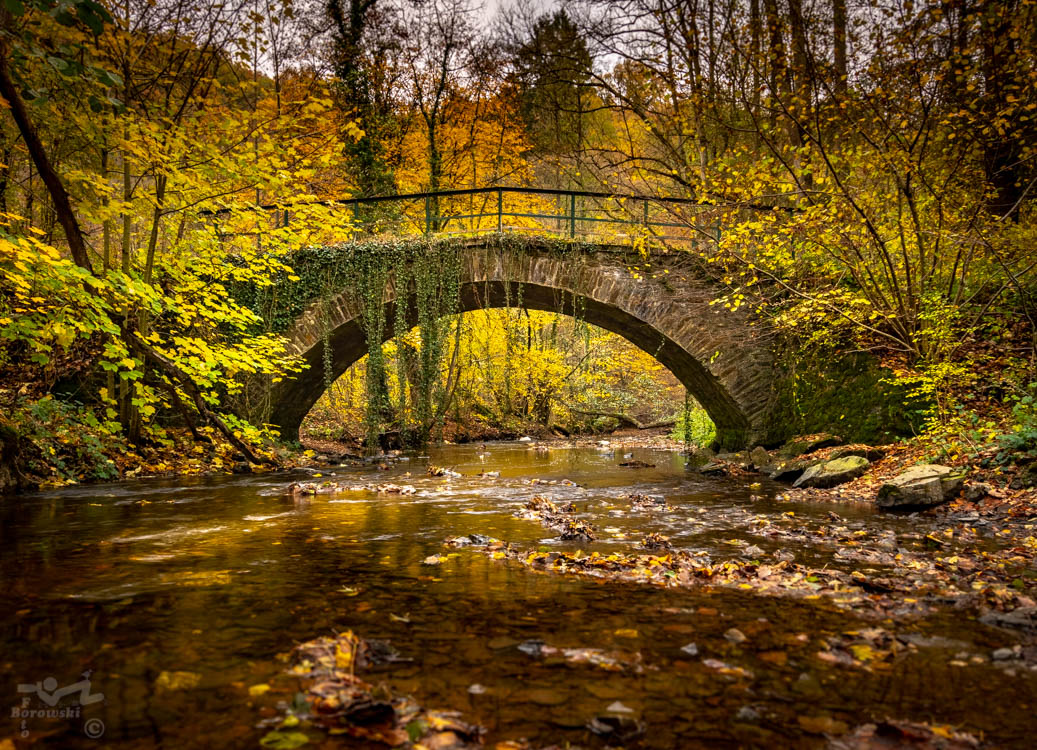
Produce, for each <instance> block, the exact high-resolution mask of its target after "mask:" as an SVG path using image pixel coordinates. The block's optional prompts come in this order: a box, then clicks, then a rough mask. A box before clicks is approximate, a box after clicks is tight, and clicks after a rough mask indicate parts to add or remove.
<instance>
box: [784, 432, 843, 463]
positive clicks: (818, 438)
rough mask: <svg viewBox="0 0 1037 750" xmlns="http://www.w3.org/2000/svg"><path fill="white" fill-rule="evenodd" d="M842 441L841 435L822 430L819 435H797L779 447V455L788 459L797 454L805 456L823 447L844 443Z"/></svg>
mask: <svg viewBox="0 0 1037 750" xmlns="http://www.w3.org/2000/svg"><path fill="white" fill-rule="evenodd" d="M842 442H843V440H842V438H841V437H839V436H838V435H829V434H828V433H827V432H822V433H819V434H817V435H805V436H801V437H795V438H792V439H791V440H789V441H788V442H787V443H785V445H783V446H782V447H781V448H779V449H778V455H779V456H781V457H782V458H786V459H788V458H796V457H797V456H805V455H807V454H808V453H813V452H814V451H819V450H821V449H822V448H830V447H832V446H833V445H842Z"/></svg>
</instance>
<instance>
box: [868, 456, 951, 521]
mask: <svg viewBox="0 0 1037 750" xmlns="http://www.w3.org/2000/svg"><path fill="white" fill-rule="evenodd" d="M964 483H965V472H964V471H955V470H954V469H952V468H951V467H949V466H941V465H940V464H922V465H921V466H913V467H911V468H910V469H908V470H907V471H905V472H904V473H903V474H899V475H897V476H896V477H894V478H893V479H890V480H889V481H888V482H886V483H885V484H884V485H882V486H881V487H880V488H879V497H878V506H879V507H880V508H883V509H884V510H890V509H896V508H928V507H931V506H933V505H939V504H940V503H943V502H946V501H948V500H950V499H951V498H953V497H954V496H955V495H957V494H958V492H960V491H961V487H962V485H963V484H964Z"/></svg>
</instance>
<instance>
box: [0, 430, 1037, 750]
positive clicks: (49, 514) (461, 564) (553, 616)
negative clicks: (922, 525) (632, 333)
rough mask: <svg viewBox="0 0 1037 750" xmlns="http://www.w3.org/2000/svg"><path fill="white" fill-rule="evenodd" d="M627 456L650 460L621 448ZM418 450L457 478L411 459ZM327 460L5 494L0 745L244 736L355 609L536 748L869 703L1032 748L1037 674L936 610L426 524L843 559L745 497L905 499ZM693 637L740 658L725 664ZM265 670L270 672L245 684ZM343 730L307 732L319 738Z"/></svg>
mask: <svg viewBox="0 0 1037 750" xmlns="http://www.w3.org/2000/svg"><path fill="white" fill-rule="evenodd" d="M631 459H636V460H639V461H643V462H645V463H648V464H654V467H653V468H636V469H634V468H625V467H621V466H619V463H620V462H622V461H624V460H631ZM429 463H433V464H436V465H439V466H448V467H451V468H453V469H454V470H456V471H457V472H460V473H461V474H463V475H465V476H463V477H454V478H443V477H431V476H428V475H427V473H426V467H427V466H428V464H429ZM480 472H500V476H499V477H479V476H475V475H476V474H478V473H480ZM316 473H317V474H319V475H321V476H317V477H314V476H313V474H314V472H309V473H306V472H293V473H291V474H284V473H278V474H258V475H245V476H221V477H205V478H195V479H179V480H139V481H135V482H126V483H121V484H115V485H92V486H79V487H72V488H66V489H62V490H56V491H50V492H44V493H37V494H31V495H23V496H20V497H15V498H8V499H6V500H5V501H4V502H3V504H2V505H0V541H2V544H0V581H2V585H0V610H2V612H3V620H2V627H0V649H2V650H0V666H2V669H0V671H2V673H3V676H4V677H3V685H2V687H0V690H3V691H4V692H3V693H2V695H3V696H4V697H5V700H6V701H7V705H5V709H6V710H5V714H4V718H3V719H0V747H4V748H6V747H7V745H5V744H4V743H5V740H7V739H10V741H11V743H13V745H14V747H21V746H22V743H25V744H26V745H27V744H29V743H33V744H44V745H51V746H55V747H57V746H60V747H89V748H98V747H106V746H119V747H132V748H137V747H139V748H147V747H159V746H162V747H170V748H206V747H248V748H254V747H258V746H259V741H260V739H261V738H262V737H263V736H264V734H265V733H266V731H268V729H267V728H263V727H262V726H260V723H261V722H262V721H263V719H269V718H270V717H271V716H272V715H273V713H274V706H275V705H276V704H277V702H278V701H282V702H290V701H291V700H292V698H293V695H294V691H295V690H297V689H298V688H297V687H294V688H293V687H292V685H291V678H289V677H287V676H286V675H285V671H286V667H287V663H286V660H285V658H284V656H283V655H285V654H287V653H288V652H290V651H291V650H292V648H293V647H294V646H295V645H297V644H299V643H301V642H303V641H308V640H311V639H313V638H316V637H318V636H323V635H330V634H333V633H335V632H338V631H341V630H345V629H351V630H353V631H354V632H356V633H357V634H359V635H361V636H363V637H364V638H374V639H381V640H385V641H388V642H389V643H390V644H391V645H392V646H393V648H395V649H396V651H398V652H399V654H400V656H401V657H403V660H402V661H398V662H395V663H391V664H386V665H382V666H378V667H375V668H373V670H372V671H370V672H369V673H367V674H365V676H364V678H365V679H367V680H369V681H371V682H384V683H385V684H387V685H389V686H391V688H392V690H393V691H394V692H398V693H402V694H409V695H412V696H413V697H414V698H415V699H416V700H417V701H418V702H419V703H420V704H421V705H423V706H426V707H429V708H438V709H455V710H458V711H460V712H462V713H463V715H464V718H465V720H466V721H469V722H475V723H478V724H480V725H482V726H483V727H485V728H486V729H487V734H486V736H485V742H486V744H487V746H488V747H493V745H494V743H496V742H501V741H504V740H517V739H519V738H524V739H525V740H528V741H529V742H530V743H531V745H532V746H533V747H542V746H546V745H549V744H558V745H561V746H564V745H565V743H566V742H569V743H571V744H573V745H579V746H583V747H602V746H604V745H605V744H606V743H607V742H608V741H609V740H608V739H607V738H603V737H601V736H599V735H597V734H595V733H594V732H592V731H591V730H590V729H588V725H589V724H590V723H591V722H593V721H594V720H595V719H596V718H597V717H604V716H610V715H612V716H624V717H627V718H628V719H629V720H630V722H631V723H634V724H637V725H638V726H639V727H640V728H641V731H640V733H639V734H637V736H632V737H631V738H629V739H628V740H627V741H625V742H624V743H623V744H624V746H626V747H644V748H697V747H710V748H714V747H721V748H723V747H747V746H749V747H791V746H795V747H824V746H826V743H828V742H829V738H828V737H826V734H829V735H838V734H840V733H841V732H845V731H847V730H852V729H853V728H854V727H857V726H859V725H861V724H864V723H866V722H878V721H882V720H886V719H890V720H898V721H913V722H928V723H932V724H946V725H952V726H954V727H956V728H960V729H962V730H964V731H968V732H970V733H972V734H974V735H976V736H978V737H982V738H983V739H984V740H985V741H989V742H991V743H994V744H996V745H998V746H1003V747H1032V746H1033V744H1032V743H1033V733H1034V730H1035V729H1037V719H1035V718H1034V715H1035V708H1034V707H1035V705H1037V673H1035V672H1034V671H1032V670H1027V669H1025V668H1024V669H1021V670H1012V669H1005V668H1003V667H1000V666H998V665H996V664H994V663H993V662H992V661H991V660H990V659H989V655H990V653H991V652H992V651H993V650H995V649H998V648H1000V647H1003V646H1005V645H1006V641H1008V640H1010V639H1009V638H1008V636H1006V634H1005V633H1004V632H1003V631H1000V630H999V629H997V628H993V627H989V626H986V625H983V624H980V623H979V622H977V621H975V620H973V619H970V618H967V617H964V616H962V615H961V614H960V613H959V612H956V611H954V610H953V609H951V608H947V609H946V610H937V611H935V612H933V613H931V614H927V615H926V616H924V617H916V618H913V619H907V620H904V621H898V622H896V623H895V624H894V623H893V622H892V621H881V622H876V621H874V620H865V619H862V618H861V617H860V616H859V615H857V614H855V613H853V612H851V611H847V610H845V609H839V608H837V607H835V606H834V605H833V604H831V603H830V602H826V601H825V600H824V599H823V598H814V599H810V598H804V597H777V596H760V595H756V594H754V593H753V592H752V591H744V590H739V589H738V588H737V587H730V588H709V587H700V588H691V589H675V588H664V587H659V586H651V585H636V584H631V583H616V582H607V581H603V580H596V579H594V578H588V577H575V576H565V575H555V574H550V573H543V572H538V571H535V570H531V569H528V568H526V567H523V566H521V565H518V564H515V563H514V562H513V561H507V560H495V559H492V556H491V555H487V554H483V553H480V552H478V551H475V550H472V549H467V548H463V549H459V550H452V549H448V548H445V547H444V546H443V541H444V539H446V538H448V537H453V536H458V535H466V534H473V533H474V534H482V535H488V536H491V537H495V538H498V539H502V540H506V541H508V542H511V543H513V544H515V545H517V546H522V547H528V548H537V547H547V548H557V549H559V550H564V551H575V550H577V549H582V550H583V551H585V552H587V553H592V552H594V551H598V552H599V553H600V554H602V555H608V554H610V553H611V552H623V553H628V552H632V551H635V550H636V549H637V544H638V542H639V540H640V539H641V538H642V537H643V536H644V535H646V534H649V533H659V534H662V535H664V536H666V537H669V540H670V541H671V542H672V543H673V545H674V546H675V547H677V548H681V549H687V550H691V551H694V552H703V553H706V554H708V555H710V556H711V557H712V558H714V559H718V560H723V559H725V558H727V557H731V556H732V555H734V554H737V553H738V551H739V550H741V549H744V548H745V547H747V546H749V545H754V546H756V547H758V548H759V553H760V555H762V556H765V557H772V556H774V555H775V554H779V553H782V552H783V551H787V552H791V553H792V554H794V555H795V558H796V560H797V561H799V562H803V563H807V564H809V565H812V566H824V565H832V566H839V567H841V568H844V569H846V570H852V569H853V565H854V563H853V562H851V561H847V560H843V559H840V558H839V557H838V556H837V555H836V552H837V550H836V548H835V547H833V546H831V545H822V544H810V543H807V542H804V543H802V544H801V545H799V546H797V547H796V548H795V549H789V550H783V547H782V545H783V544H786V543H785V542H783V541H781V539H775V538H771V537H765V536H761V535H760V534H759V533H758V529H759V524H758V523H755V522H754V521H757V520H758V519H760V518H761V517H762V518H764V519H778V518H783V519H786V520H788V519H795V521H796V522H797V523H798V522H800V520H801V522H802V523H803V524H811V523H815V524H816V523H821V522H823V521H824V520H825V519H826V518H827V517H828V514H829V513H831V512H833V511H834V512H837V513H838V514H839V516H840V517H841V518H842V519H843V521H842V522H843V523H846V524H848V525H850V527H851V528H854V525H855V524H857V525H859V526H860V528H862V529H863V528H867V529H870V530H875V529H882V530H887V529H888V530H889V531H891V532H893V533H895V534H905V533H910V532H911V531H913V530H914V527H915V525H916V524H917V523H918V521H917V520H916V519H912V518H907V517H891V516H886V515H881V514H878V513H876V512H875V511H873V510H872V509H871V508H868V507H865V506H860V505H846V504H840V505H834V504H818V503H814V504H802V503H790V502H785V501H782V500H781V499H779V498H777V496H778V495H779V493H781V492H782V487H781V486H779V485H776V484H768V483H766V482H764V483H763V484H762V485H759V484H754V483H755V482H757V481H759V480H758V479H756V478H752V479H734V478H710V477H704V476H701V475H699V474H697V473H695V472H693V471H690V470H689V469H688V468H686V467H685V458H684V457H683V456H681V455H680V454H677V453H672V452H667V451H662V450H653V449H647V448H620V449H617V450H615V451H611V450H605V449H598V448H595V447H593V446H581V447H576V446H573V445H568V444H565V443H550V444H547V446H546V447H539V448H538V447H534V446H532V445H529V444H522V443H499V444H490V445H487V446H476V445H470V446H450V445H448V446H442V447H438V448H435V449H433V450H432V451H431V455H428V456H422V455H417V454H405V455H403V456H400V457H399V459H398V460H395V461H393V462H391V464H390V465H389V467H388V468H387V469H379V468H378V467H377V466H376V465H374V464H367V465H364V466H343V467H340V468H334V469H321V470H318V471H316ZM329 479H330V480H335V481H338V482H345V483H356V484H376V483H385V482H394V483H397V484H407V485H412V486H413V487H414V488H415V492H414V494H411V495H386V494H376V493H374V492H350V493H342V494H336V495H318V496H317V497H314V498H312V499H310V500H308V501H305V502H299V501H298V500H297V499H295V500H293V498H292V497H290V496H286V495H285V493H284V489H285V487H286V486H287V485H288V484H289V483H290V482H292V481H300V480H301V481H325V480H329ZM534 479H535V480H540V481H542V482H549V481H551V480H562V479H568V480H571V481H572V482H574V483H575V485H576V486H569V485H566V484H531V483H530V480H534ZM631 492H640V493H657V494H662V495H664V496H665V498H666V502H667V503H668V504H669V506H671V508H670V509H668V510H663V511H659V512H653V513H634V512H630V510H629V506H630V504H629V501H627V500H624V499H623V498H624V496H625V495H627V494H628V493H631ZM536 494H544V495H547V496H549V497H551V498H552V499H554V500H556V501H564V502H569V501H572V502H573V503H575V505H576V507H577V509H578V512H579V516H580V518H581V519H583V520H587V521H589V522H591V523H593V524H594V525H595V526H596V527H597V529H598V535H599V538H598V539H597V540H595V541H593V542H582V543H579V542H562V541H560V540H558V539H557V538H555V536H556V535H555V534H554V533H553V532H552V531H551V530H550V529H548V528H545V527H544V526H543V525H541V524H540V523H538V522H537V521H536V520H527V519H521V518H518V517H516V516H517V514H518V513H519V511H520V510H521V509H522V507H523V505H524V504H525V502H526V501H528V500H529V499H530V498H531V497H533V496H534V495H536ZM790 514H791V515H790ZM454 552H457V554H456V555H454V554H453V553H454ZM448 554H450V555H451V556H450V557H448V558H447V559H446V560H445V561H444V562H442V563H441V564H439V565H435V566H432V565H425V564H423V561H424V560H425V559H426V558H428V557H429V556H433V555H444V556H445V555H448ZM876 626H879V627H885V628H888V629H891V630H895V631H896V633H897V635H898V636H902V643H906V645H905V646H904V648H903V649H902V651H901V652H899V655H898V657H897V658H896V660H895V661H893V662H892V663H891V664H889V665H882V666H881V668H880V667H878V666H876V667H875V668H869V667H864V668H861V667H858V666H846V665H842V664H837V663H832V662H831V661H826V660H825V659H821V658H818V657H817V654H818V652H819V650H820V649H822V648H823V647H822V646H821V645H819V644H820V642H821V640H822V639H825V638H829V637H839V636H840V635H841V634H845V633H847V632H851V633H852V632H858V631H861V630H864V629H868V628H874V627H876ZM732 629H734V630H735V631H737V633H738V634H739V635H740V636H743V638H737V637H732ZM537 642H542V643H543V644H546V645H548V646H551V647H554V648H558V649H585V648H593V649H602V650H604V651H605V652H607V653H614V654H619V655H621V656H622V661H623V663H624V664H626V665H627V666H626V667H625V668H622V669H617V670H615V671H612V670H610V669H604V668H602V667H601V666H598V665H595V664H592V663H574V662H573V661H572V660H567V659H565V658H559V657H557V656H554V657H544V656H543V655H542V654H539V653H538V652H537V645H536V644H537ZM692 644H694V645H693V647H692ZM710 660H713V661H719V662H723V663H724V664H727V665H730V666H732V667H736V668H737V669H734V670H732V672H723V671H718V670H717V669H716V668H712V667H710V666H709V665H708V663H707V662H709V661H710ZM631 665H635V666H631ZM85 673H88V674H89V676H88V677H84V674H85ZM47 678H53V681H50V682H47ZM85 679H88V680H89V687H88V690H87V692H89V693H90V694H101V695H103V699H98V700H97V701H96V702H93V703H91V704H90V705H85V706H84V707H83V708H82V712H81V714H79V715H78V716H73V717H51V718H48V717H46V716H31V717H29V718H17V717H15V716H14V713H13V712H12V710H10V709H8V706H10V707H12V708H13V707H16V706H19V705H25V704H23V700H28V699H27V698H26V697H25V695H24V694H23V693H19V689H18V686H19V685H22V684H25V685H35V684H37V683H38V684H39V685H40V686H42V687H41V690H45V691H47V692H49V693H51V694H53V690H54V688H55V686H56V687H57V688H60V687H62V686H66V685H72V684H74V683H76V682H77V681H80V680H85ZM255 685H270V686H271V687H270V690H269V691H265V692H263V693H262V694H258V693H259V691H253V692H252V693H250V691H249V688H250V687H252V686H255ZM76 694H77V695H78V694H79V693H78V691H77V693H76ZM36 705H38V701H37V703H36ZM1002 707H1003V709H1004V710H1001V709H1002ZM338 741H339V740H334V739H332V740H328V739H321V737H320V736H319V735H317V734H314V742H313V743H312V744H314V746H316V745H317V744H319V743H321V742H324V743H335V742H338ZM341 741H342V742H348V740H341ZM347 746H354V747H361V746H365V745H362V744H353V745H347Z"/></svg>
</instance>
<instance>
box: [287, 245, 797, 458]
mask: <svg viewBox="0 0 1037 750" xmlns="http://www.w3.org/2000/svg"><path fill="white" fill-rule="evenodd" d="M504 236H505V235H500V234H495V235H489V236H482V237H474V238H472V239H469V240H464V241H461V242H459V243H458V252H459V253H460V254H461V258H460V261H461V279H460V280H461V287H460V311H461V312H467V311H471V310H476V309H485V308H491V307H504V306H506V305H508V304H512V305H514V304H515V302H516V300H518V299H521V300H522V304H523V306H525V307H527V308H529V309H537V310H546V311H553V312H565V313H569V314H572V313H573V312H574V303H575V310H578V311H579V315H580V317H581V318H582V319H583V320H585V321H586V322H588V323H591V324H594V325H596V326H600V327H601V328H604V329H606V330H608V331H611V332H613V333H616V334H619V335H620V336H623V337H624V338H626V339H627V340H629V341H630V342H632V343H633V344H635V345H636V346H638V347H640V348H641V349H643V350H644V351H646V352H648V353H649V354H651V355H653V356H654V357H655V358H656V359H657V360H658V361H659V362H660V363H662V364H663V365H664V366H665V367H667V368H668V369H669V370H670V371H671V372H672V373H673V374H674V375H675V376H676V377H677V379H678V380H680V381H681V382H682V383H683V384H684V385H685V386H686V387H687V388H688V390H689V391H690V393H691V394H692V395H693V396H694V397H695V398H696V399H697V400H698V402H699V403H700V404H701V405H702V406H703V407H704V408H705V410H706V411H707V412H708V414H709V416H710V417H711V418H712V419H713V421H714V423H715V424H716V428H717V445H718V447H719V448H722V449H727V450H733V449H739V448H744V447H751V446H753V445H756V444H761V445H772V444H774V443H776V442H777V441H778V440H780V438H781V434H780V430H779V429H778V428H777V426H776V425H775V424H773V423H772V419H771V414H772V409H773V407H774V402H775V381H776V379H777V373H776V369H775V365H774V354H773V343H774V341H773V336H772V335H771V334H770V333H769V332H768V330H767V328H766V327H765V326H764V324H763V323H762V322H760V321H757V320H754V319H753V318H752V316H751V314H750V313H749V312H748V311H747V310H745V309H739V310H730V309H727V308H726V307H725V306H724V305H720V304H711V303H712V302H713V301H714V300H715V299H716V298H717V297H718V296H719V295H720V294H721V290H720V287H719V286H718V285H716V284H715V283H713V282H711V281H710V280H709V279H708V277H707V275H706V274H705V273H704V272H703V271H702V269H701V268H700V267H699V266H698V265H697V262H696V261H695V259H694V257H693V256H692V255H690V254H688V253H679V252H677V253H673V252H671V253H654V254H653V255H652V256H651V257H650V258H649V259H648V261H645V260H644V259H643V258H641V257H640V256H638V255H637V254H636V253H634V252H632V250H631V248H630V247H629V246H626V247H620V246H607V245H606V246H603V245H582V246H580V247H579V251H578V252H567V253H559V252H558V249H557V248H558V243H557V241H556V242H554V243H553V244H552V243H550V242H548V241H546V240H545V241H544V242H543V243H541V244H538V242H537V241H536V240H530V239H529V238H524V239H523V241H522V242H521V243H514V245H515V246H514V247H511V246H509V243H508V242H506V241H502V237H504ZM416 241H417V242H422V241H423V240H416ZM348 247H349V246H348V245H347V246H344V247H343V252H348ZM646 262H647V263H650V266H649V267H647V270H646V265H645V263H646ZM633 266H637V267H638V268H639V269H640V270H638V271H636V272H635V271H634V270H632V267H633ZM395 304H396V300H395V299H394V298H393V295H392V293H391V292H390V293H389V294H387V297H386V303H385V305H384V314H385V315H386V325H385V327H384V330H385V332H386V339H388V338H390V337H391V336H392V331H393V325H392V320H393V316H394V310H395V307H394V306H395ZM411 306H412V307H413V304H412V305H411ZM360 309H361V305H360V300H359V298H358V297H357V295H356V293H355V292H353V291H352V290H350V289H342V290H340V291H339V292H338V293H337V294H336V295H335V296H334V297H333V298H332V299H330V300H325V301H323V302H322V301H313V302H311V303H310V304H309V306H308V307H307V308H306V309H305V310H304V311H303V312H302V313H301V314H299V315H298V317H297V318H296V319H295V320H294V322H292V323H291V324H290V326H289V327H288V330H287V331H286V335H287V336H288V338H289V339H290V341H291V345H292V347H293V348H294V350H295V351H296V352H297V353H298V354H299V355H300V356H301V357H302V358H303V359H304V360H305V361H306V363H307V364H308V367H307V368H306V369H304V370H303V371H302V372H301V373H300V374H298V375H297V376H295V377H294V378H291V379H286V380H284V381H282V382H281V383H279V384H277V385H276V386H274V388H273V391H272V393H271V396H272V398H271V401H270V403H271V405H272V407H271V413H270V418H269V422H270V423H271V424H273V425H276V426H277V427H278V428H280V430H281V434H282V437H284V438H285V439H289V440H291V439H298V434H299V427H300V425H301V423H302V420H303V418H304V417H305V416H306V414H307V413H308V412H309V411H310V408H311V407H312V406H313V405H314V403H316V401H317V399H318V398H319V397H320V396H321V394H322V393H323V392H324V390H325V364H324V346H325V341H327V346H329V347H330V349H331V357H330V359H331V373H330V375H331V377H332V379H335V378H338V377H339V376H340V375H341V374H342V373H343V372H345V370H346V369H347V368H348V367H349V366H350V365H352V364H353V363H355V362H357V361H358V360H359V359H360V358H361V357H363V356H364V355H365V354H366V353H367V350H368V349H367V341H366V338H365V334H364V327H363V325H362V323H361V320H360Z"/></svg>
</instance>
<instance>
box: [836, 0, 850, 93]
mask: <svg viewBox="0 0 1037 750" xmlns="http://www.w3.org/2000/svg"><path fill="white" fill-rule="evenodd" d="M832 58H833V60H834V62H835V91H836V93H838V94H845V93H846V87H847V69H846V0H832Z"/></svg>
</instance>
